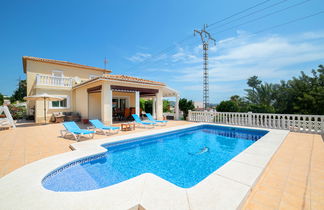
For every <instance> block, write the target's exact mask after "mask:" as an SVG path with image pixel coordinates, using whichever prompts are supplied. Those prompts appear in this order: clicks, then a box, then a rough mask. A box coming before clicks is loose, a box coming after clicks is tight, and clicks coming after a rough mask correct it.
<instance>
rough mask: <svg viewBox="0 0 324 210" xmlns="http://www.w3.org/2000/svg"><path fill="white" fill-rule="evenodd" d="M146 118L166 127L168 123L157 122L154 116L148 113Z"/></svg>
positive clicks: (164, 121)
mask: <svg viewBox="0 0 324 210" xmlns="http://www.w3.org/2000/svg"><path fill="white" fill-rule="evenodd" d="M146 117H147V118H148V119H149V121H152V122H155V123H157V125H159V123H160V125H166V124H167V123H168V121H167V120H155V119H154V118H153V116H152V115H151V114H150V113H146Z"/></svg>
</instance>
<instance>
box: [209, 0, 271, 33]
mask: <svg viewBox="0 0 324 210" xmlns="http://www.w3.org/2000/svg"><path fill="white" fill-rule="evenodd" d="M268 1H271V0H266V1H262V2H260V3H258V4H255V5H253V6H251V7H249V8H246V9H244V10H242V11H239V12H237V13H234V14H233V15H230V16H228V17H226V18H223V19H221V20H219V21H216V22H214V23H211V24H209V25H208V26H209V27H211V26H213V25H215V24H217V23H220V22H223V21H225V20H228V19H230V18H232V17H234V16H236V15H239V14H242V13H244V12H246V11H249V10H251V9H253V8H256V7H258V6H260V5H262V4H265V3H267V2H268Z"/></svg>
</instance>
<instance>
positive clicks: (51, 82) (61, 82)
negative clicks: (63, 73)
mask: <svg viewBox="0 0 324 210" xmlns="http://www.w3.org/2000/svg"><path fill="white" fill-rule="evenodd" d="M72 82H73V79H72V78H69V77H55V76H50V75H42V74H37V76H36V85H46V86H54V87H72Z"/></svg>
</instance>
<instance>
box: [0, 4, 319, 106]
mask: <svg viewBox="0 0 324 210" xmlns="http://www.w3.org/2000/svg"><path fill="white" fill-rule="evenodd" d="M260 2H264V3H263V4H262V5H260V6H258V7H256V8H254V9H251V10H249V11H246V12H244V13H242V14H239V15H237V16H234V17H232V18H231V19H227V20H226V21H223V22H220V23H218V24H215V25H214V26H213V27H210V28H209V31H210V32H211V33H212V35H213V37H214V38H215V39H216V40H217V44H216V47H212V46H211V48H210V102H212V103H215V102H219V101H220V100H224V99H227V98H229V97H230V96H231V95H234V94H239V95H243V94H244V89H245V88H247V85H246V79H247V78H248V77H250V76H253V75H258V76H259V77H260V78H261V79H262V80H263V81H266V82H278V81H280V80H287V79H290V78H291V77H292V76H297V75H299V72H300V71H301V70H304V71H306V72H310V70H311V69H312V68H316V67H317V66H318V65H319V64H324V47H323V46H324V21H323V19H324V13H321V14H320V15H317V16H314V17H311V18H308V19H305V20H302V21H298V22H295V23H291V24H288V25H285V26H283V27H278V28H272V29H268V28H270V27H272V26H275V25H278V24H282V23H285V22H288V21H290V20H294V19H297V18H300V17H304V16H308V15H311V14H314V13H316V12H320V11H324V2H323V0H268V1H264V0H244V1H237V0H227V1H216V0H199V1H187V0H186V1H185V0H177V1H174V0H164V1H151V0H138V1H134V0H129V1H123V0H119V1H96V0H94V1H85V0H69V1H58V0H56V1H40V0H39V1H15V0H11V1H1V7H0V27H1V33H0V49H1V50H0V74H1V76H0V93H2V94H6V95H11V94H12V92H13V90H14V89H15V88H16V84H17V80H18V78H22V79H23V78H25V75H24V73H23V70H22V62H21V57H22V56H24V55H28V56H35V57H42V58H50V59H58V60H66V61H70V62H76V63H80V64H85V65H90V66H96V67H104V63H103V60H104V57H105V56H106V57H107V59H108V60H109V63H108V68H109V69H111V70H112V71H113V73H114V74H125V75H131V76H138V77H142V78H146V79H152V80H157V81H162V82H165V83H167V84H168V85H169V86H170V87H172V88H174V89H177V90H179V91H180V93H181V96H182V97H186V98H189V99H193V100H195V101H201V100H202V60H201V56H202V49H201V45H200V39H199V38H198V37H193V29H200V28H201V27H202V25H203V24H204V23H207V24H211V23H214V22H217V21H219V20H221V19H223V18H226V17H228V16H230V15H232V14H234V13H236V12H239V11H242V10H244V9H246V8H248V7H251V6H253V5H256V4H258V3H260ZM272 5H276V6H272ZM294 5H296V6H294ZM289 7H291V8H289ZM285 8H287V9H285ZM288 8H289V9H288ZM262 9H263V11H260V12H257V11H258V10H262ZM280 10H282V11H281V12H280ZM277 11H278V12H277ZM265 15H268V16H267V17H265V18H261V17H262V16H265ZM245 16H246V17H245ZM255 19H257V21H254V20H255ZM246 22H250V23H248V24H247V23H246ZM262 29H268V30H265V31H264V32H261V33H257V34H254V33H255V32H257V31H260V30H262ZM186 37H189V38H188V40H186V41H184V42H179V41H180V40H182V39H184V38H186ZM191 37H192V38H191ZM168 47H171V48H170V50H168V51H166V52H164V53H160V54H159V53H158V52H160V51H161V50H163V49H166V48H168Z"/></svg>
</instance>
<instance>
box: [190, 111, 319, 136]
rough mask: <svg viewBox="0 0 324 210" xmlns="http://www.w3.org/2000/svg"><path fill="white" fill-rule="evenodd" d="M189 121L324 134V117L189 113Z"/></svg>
mask: <svg viewBox="0 0 324 210" xmlns="http://www.w3.org/2000/svg"><path fill="white" fill-rule="evenodd" d="M188 120H189V121H194V122H209V123H219V124H228V125H242V126H250V127H260V128H273V129H284V130H290V131H296V132H305V133H324V115H295V114H263V113H252V112H248V113H241V112H208V111H189V114H188Z"/></svg>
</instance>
